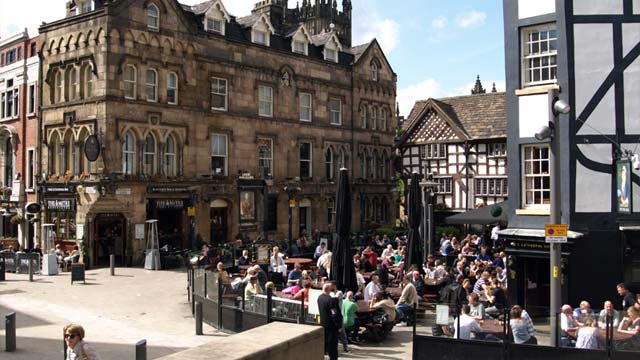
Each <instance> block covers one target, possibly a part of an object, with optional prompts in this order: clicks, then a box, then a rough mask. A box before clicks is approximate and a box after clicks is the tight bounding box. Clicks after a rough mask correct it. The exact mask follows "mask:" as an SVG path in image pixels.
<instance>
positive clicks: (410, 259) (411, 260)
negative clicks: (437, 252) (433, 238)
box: [404, 172, 422, 271]
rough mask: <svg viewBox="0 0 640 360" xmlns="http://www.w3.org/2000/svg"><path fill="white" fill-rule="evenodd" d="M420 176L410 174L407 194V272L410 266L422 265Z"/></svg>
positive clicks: (415, 173)
mask: <svg viewBox="0 0 640 360" xmlns="http://www.w3.org/2000/svg"><path fill="white" fill-rule="evenodd" d="M419 183H420V174H418V173H417V172H414V173H413V174H411V183H410V184H409V194H408V199H407V216H408V217H409V232H408V233H407V253H406V258H405V262H404V264H405V268H406V269H407V271H408V270H409V267H410V266H411V265H414V264H415V265H418V268H420V265H421V263H422V250H421V246H420V242H421V241H420V220H421V218H422V204H421V202H422V201H421V200H420V185H419Z"/></svg>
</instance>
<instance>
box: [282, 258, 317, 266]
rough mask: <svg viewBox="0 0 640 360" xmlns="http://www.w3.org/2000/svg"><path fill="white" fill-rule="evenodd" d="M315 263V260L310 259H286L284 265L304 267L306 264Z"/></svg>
mask: <svg viewBox="0 0 640 360" xmlns="http://www.w3.org/2000/svg"><path fill="white" fill-rule="evenodd" d="M312 262H313V259H308V258H288V259H284V263H285V264H287V265H293V264H295V263H298V264H300V265H301V266H302V265H306V264H310V263H312Z"/></svg>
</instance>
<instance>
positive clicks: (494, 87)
mask: <svg viewBox="0 0 640 360" xmlns="http://www.w3.org/2000/svg"><path fill="white" fill-rule="evenodd" d="M491 92H492V93H494V92H498V90H496V83H493V87H492V88H491Z"/></svg>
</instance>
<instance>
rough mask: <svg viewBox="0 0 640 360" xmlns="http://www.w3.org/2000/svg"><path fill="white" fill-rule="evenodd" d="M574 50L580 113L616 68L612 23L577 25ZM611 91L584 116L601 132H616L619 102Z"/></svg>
mask: <svg viewBox="0 0 640 360" xmlns="http://www.w3.org/2000/svg"><path fill="white" fill-rule="evenodd" d="M574 54H575V57H574V62H575V67H574V69H575V89H576V90H575V99H576V100H575V102H576V103H575V109H576V114H577V115H578V116H580V115H581V113H582V111H583V110H584V108H585V106H586V105H587V103H588V102H589V100H591V98H592V97H593V95H594V94H595V92H596V91H597V90H598V88H599V87H600V86H601V84H602V82H603V81H604V79H605V78H606V77H607V76H608V75H609V73H610V72H611V71H612V70H613V29H612V25H610V24H577V25H574ZM611 95H612V94H611ZM611 95H610V96H606V97H605V98H603V99H602V101H601V102H600V104H599V105H598V109H596V112H594V113H593V114H592V116H591V117H590V118H588V119H584V118H582V117H581V119H582V120H583V121H586V122H587V124H589V125H590V126H591V127H593V128H596V129H598V130H599V131H600V132H605V133H613V132H615V118H614V117H613V114H614V111H613V110H614V108H615V105H614V97H613V96H611ZM585 131H586V130H585Z"/></svg>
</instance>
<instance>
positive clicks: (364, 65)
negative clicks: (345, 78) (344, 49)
mask: <svg viewBox="0 0 640 360" xmlns="http://www.w3.org/2000/svg"><path fill="white" fill-rule="evenodd" d="M361 46H362V45H360V46H357V47H355V48H353V49H354V50H356V51H357V52H358V53H359V54H354V56H355V65H356V67H357V68H360V69H361V70H364V71H369V68H370V67H371V63H372V62H373V61H375V62H376V63H377V64H378V65H379V71H380V73H381V74H382V73H386V74H388V75H389V77H393V76H394V75H395V72H394V71H393V68H392V67H391V64H389V61H388V60H387V56H386V55H385V54H384V51H382V48H381V47H380V44H379V43H378V41H377V40H376V39H373V40H372V41H371V42H370V43H369V44H368V45H365V49H364V50H362V48H360V49H359V51H358V49H357V48H359V47H361ZM360 52H361V53H360Z"/></svg>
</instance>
